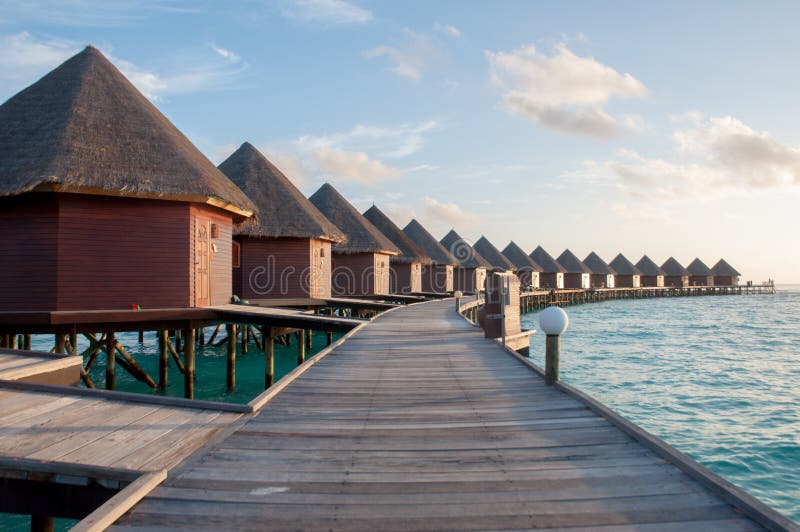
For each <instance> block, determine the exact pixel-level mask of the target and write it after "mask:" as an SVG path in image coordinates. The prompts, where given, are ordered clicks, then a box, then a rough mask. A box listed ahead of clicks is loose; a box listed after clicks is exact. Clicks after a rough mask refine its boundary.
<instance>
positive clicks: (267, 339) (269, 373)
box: [261, 327, 275, 388]
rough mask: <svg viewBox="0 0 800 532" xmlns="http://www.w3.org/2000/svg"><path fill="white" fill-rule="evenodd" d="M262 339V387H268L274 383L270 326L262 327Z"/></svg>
mask: <svg viewBox="0 0 800 532" xmlns="http://www.w3.org/2000/svg"><path fill="white" fill-rule="evenodd" d="M261 338H263V340H264V357H265V358H266V360H265V371H264V388H269V387H270V386H272V385H273V384H275V337H274V336H272V327H264V329H263V332H262V333H261Z"/></svg>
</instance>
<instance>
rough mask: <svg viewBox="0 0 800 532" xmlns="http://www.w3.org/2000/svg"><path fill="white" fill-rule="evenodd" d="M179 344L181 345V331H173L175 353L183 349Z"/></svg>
mask: <svg viewBox="0 0 800 532" xmlns="http://www.w3.org/2000/svg"><path fill="white" fill-rule="evenodd" d="M181 344H182V342H181V330H180V329H177V330H176V331H175V351H177V352H178V353H180V352H181V348H182V347H183V346H182V345H181Z"/></svg>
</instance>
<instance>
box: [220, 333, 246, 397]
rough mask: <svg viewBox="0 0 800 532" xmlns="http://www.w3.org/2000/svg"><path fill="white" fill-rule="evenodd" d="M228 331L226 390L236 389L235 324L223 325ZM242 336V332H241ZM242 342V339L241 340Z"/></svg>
mask: <svg viewBox="0 0 800 532" xmlns="http://www.w3.org/2000/svg"><path fill="white" fill-rule="evenodd" d="M225 329H226V330H227V332H228V363H227V366H226V371H225V382H226V383H227V385H228V390H235V389H236V325H235V324H233V323H229V324H227V325H225ZM242 338H244V334H242ZM242 343H244V341H243V342H242Z"/></svg>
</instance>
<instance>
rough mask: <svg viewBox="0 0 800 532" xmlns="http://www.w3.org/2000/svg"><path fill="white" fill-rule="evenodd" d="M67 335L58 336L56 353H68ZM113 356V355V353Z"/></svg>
mask: <svg viewBox="0 0 800 532" xmlns="http://www.w3.org/2000/svg"><path fill="white" fill-rule="evenodd" d="M66 342H67V335H66V334H63V333H58V334H56V353H61V354H63V353H66V352H67V350H66ZM112 354H113V353H112Z"/></svg>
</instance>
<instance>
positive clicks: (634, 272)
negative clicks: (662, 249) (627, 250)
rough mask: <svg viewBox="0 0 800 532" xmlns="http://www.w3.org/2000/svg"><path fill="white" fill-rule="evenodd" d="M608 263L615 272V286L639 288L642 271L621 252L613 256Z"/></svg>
mask: <svg viewBox="0 0 800 532" xmlns="http://www.w3.org/2000/svg"><path fill="white" fill-rule="evenodd" d="M608 265H609V266H611V268H612V269H613V270H614V271H615V272H617V275H616V278H615V283H616V285H617V288H639V287H640V286H641V277H640V276H641V274H642V272H641V271H639V268H637V267H636V266H634V265H633V263H632V262H631V261H629V260H628V259H627V257H625V255H623V254H622V253H620V254H619V255H617V256H616V257H614V260H612V261H611V262H609V263H608Z"/></svg>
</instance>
